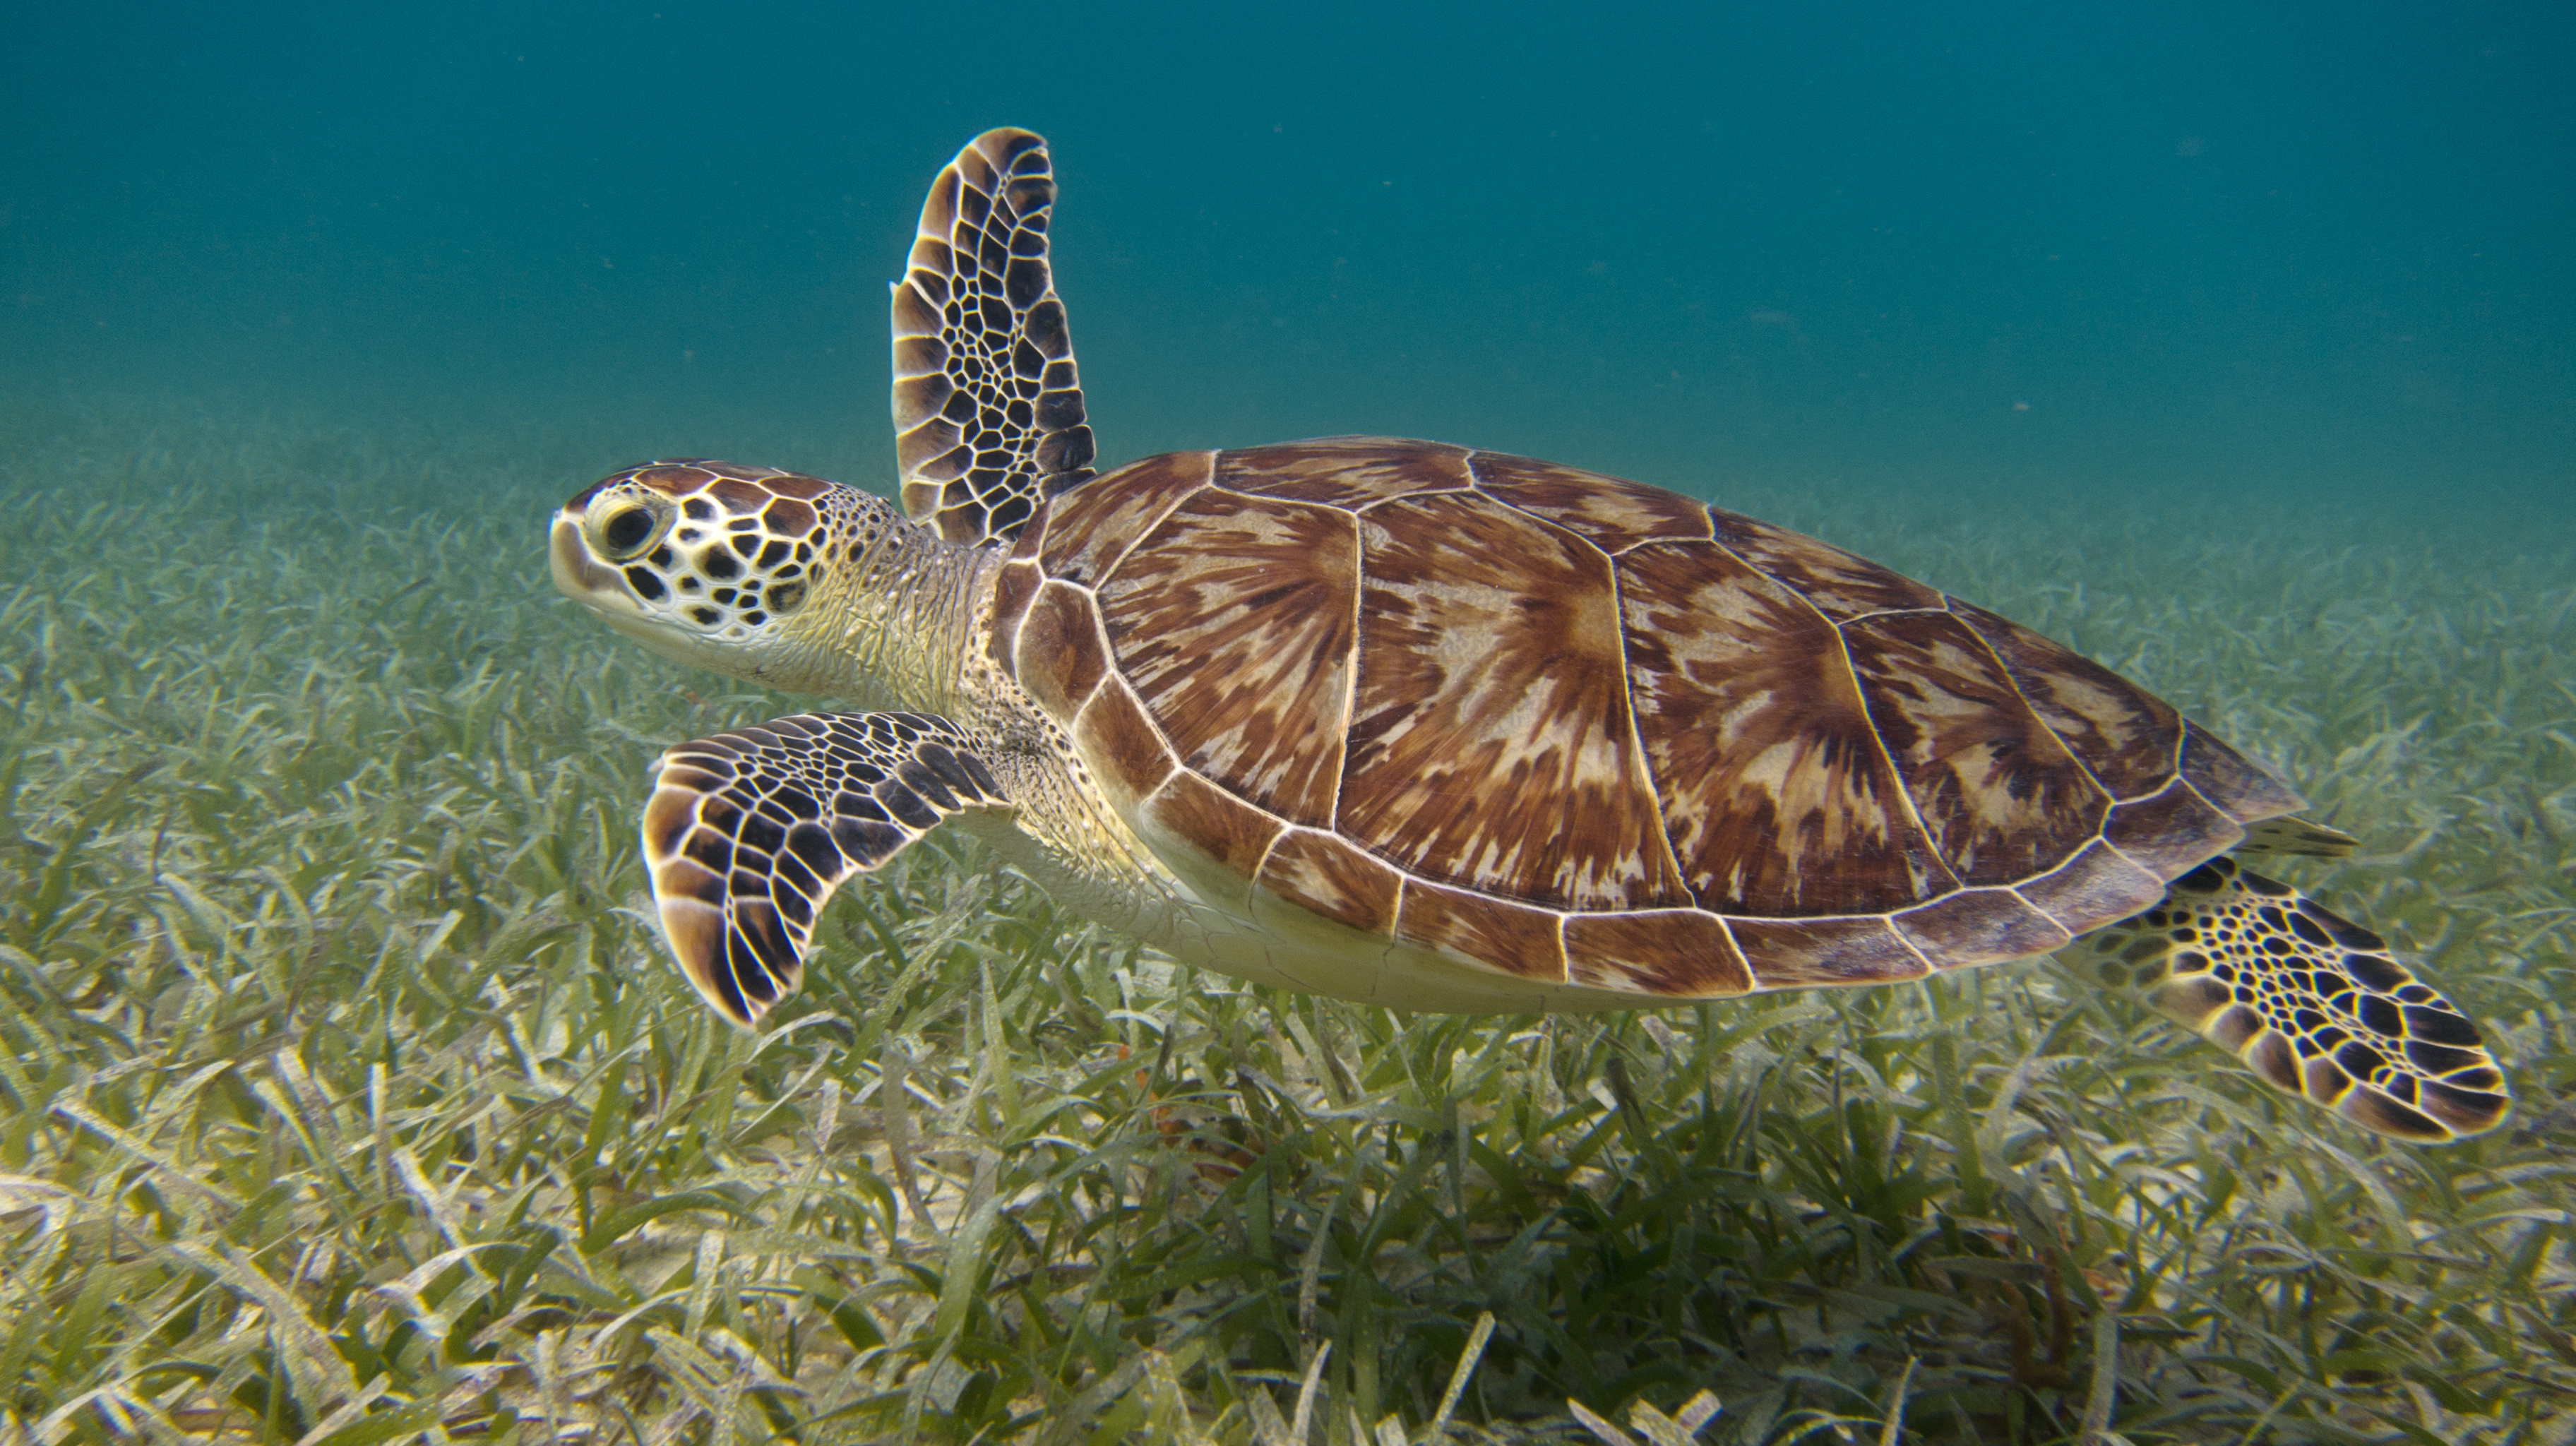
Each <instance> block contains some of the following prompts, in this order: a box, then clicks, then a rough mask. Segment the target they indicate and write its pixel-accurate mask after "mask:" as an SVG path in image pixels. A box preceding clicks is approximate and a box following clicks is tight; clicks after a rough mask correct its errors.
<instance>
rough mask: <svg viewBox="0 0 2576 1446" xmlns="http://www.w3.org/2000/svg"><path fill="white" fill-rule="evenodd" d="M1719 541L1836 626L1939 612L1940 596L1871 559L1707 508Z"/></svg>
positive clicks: (1779, 528)
mask: <svg viewBox="0 0 2576 1446" xmlns="http://www.w3.org/2000/svg"><path fill="white" fill-rule="evenodd" d="M1708 515H1709V518H1710V521H1711V524H1712V525H1713V527H1714V529H1715V532H1716V536H1717V540H1718V541H1719V542H1720V543H1723V544H1724V545H1725V546H1726V549H1727V550H1728V551H1729V552H1732V553H1734V554H1735V555H1736V556H1737V557H1740V558H1742V559H1744V561H1746V562H1747V563H1749V564H1751V565H1752V566H1753V567H1755V568H1757V569H1759V570H1761V571H1762V572H1763V573H1764V574H1766V575H1767V576H1769V577H1771V578H1772V579H1773V580H1774V581H1777V582H1779V583H1780V584H1781V585H1783V586H1785V587H1787V588H1789V589H1791V590H1792V591H1794V592H1796V593H1797V594H1798V595H1799V596H1800V597H1803V598H1805V599H1806V600H1807V601H1808V602H1810V603H1813V604H1814V605H1815V607H1816V609H1817V611H1819V612H1822V613H1823V614H1824V615H1825V616H1826V617H1829V618H1831V619H1833V620H1834V621H1835V622H1838V623H1840V622H1849V621H1850V620H1851V619H1853V618H1856V617H1859V616H1861V615H1863V614H1865V613H1877V612H1887V611H1890V610H1893V609H1899V608H1937V607H1940V606H1941V605H1942V601H1943V600H1942V597H1941V594H1940V593H1939V592H1937V591H1935V590H1934V589H1932V588H1928V587H1925V586H1924V585H1923V584H1921V583H1919V582H1916V581H1915V580H1914V579H1912V578H1910V577H1906V576H1903V575H1901V574H1899V573H1894V572H1890V571H1889V570H1887V569H1886V568H1883V567H1881V566H1879V565H1878V564H1877V563H1874V562H1872V561H1870V560H1869V559H1868V558H1865V557H1861V556H1858V555H1856V554H1854V553H1849V552H1845V551H1843V550H1842V549H1841V548H1839V547H1835V546H1832V545H1830V544H1828V543H1822V542H1818V541H1816V540H1815V539H1814V538H1812V537H1802V536H1800V535H1799V534H1797V533H1795V532H1791V531H1789V530H1788V529H1787V528H1785V527H1774V526H1772V525H1771V524H1770V523H1767V522H1756V521H1755V520H1753V519H1752V518H1750V517H1746V516H1743V515H1742V514H1740V513H1734V512H1729V511H1727V510H1726V509H1725V508H1723V507H1712V508H1710V509H1708Z"/></svg>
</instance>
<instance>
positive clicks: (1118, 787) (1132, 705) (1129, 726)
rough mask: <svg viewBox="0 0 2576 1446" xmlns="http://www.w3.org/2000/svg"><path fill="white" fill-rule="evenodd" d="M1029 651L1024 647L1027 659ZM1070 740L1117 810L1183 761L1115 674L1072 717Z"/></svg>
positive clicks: (1158, 783)
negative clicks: (1073, 717) (1174, 752)
mask: <svg viewBox="0 0 2576 1446" xmlns="http://www.w3.org/2000/svg"><path fill="white" fill-rule="evenodd" d="M1026 656H1027V651H1026V649H1025V647H1024V648H1023V649H1022V658H1023V660H1025V658H1026ZM1073 741H1074V743H1075V745H1076V746H1077V747H1079V748H1080V749H1081V750H1082V753H1083V756H1084V757H1085V758H1086V759H1088V760H1089V761H1090V763H1091V766H1092V770H1093V772H1094V774H1095V775H1096V776H1097V777H1098V780H1099V783H1100V789H1101V792H1102V793H1103V794H1105V795H1107V797H1108V799H1109V802H1110V804H1111V806H1113V807H1115V808H1117V809H1119V810H1120V811H1121V812H1126V811H1130V810H1133V809H1134V808H1135V806H1136V805H1137V803H1138V802H1140V801H1142V800H1143V799H1144V798H1145V797H1146V796H1147V795H1149V794H1151V793H1152V792H1153V791H1154V790H1155V789H1157V788H1160V787H1162V786H1163V780H1165V779H1167V778H1169V777H1171V776H1172V770H1173V769H1175V768H1178V767H1180V766H1181V764H1180V760H1179V759H1177V758H1174V757H1173V756H1172V750H1171V746H1170V745H1169V744H1167V743H1165V742H1164V741H1163V738H1162V735H1161V734H1159V733H1156V732H1155V731H1154V723H1153V720H1152V719H1151V718H1148V717H1147V716H1146V715H1145V705H1143V704H1142V703H1139V702H1137V701H1136V695H1135V694H1134V693H1132V692H1130V691H1129V690H1128V688H1127V684H1126V682H1125V680H1123V679H1120V678H1116V677H1113V678H1111V679H1110V680H1109V681H1108V682H1107V683H1105V684H1103V685H1102V686H1101V687H1100V688H1099V689H1098V690H1097V691H1095V692H1094V693H1093V694H1092V695H1091V701H1090V702H1089V703H1086V704H1084V705H1083V709H1082V712H1081V714H1080V715H1079V716H1077V717H1076V718H1075V719H1074V721H1073Z"/></svg>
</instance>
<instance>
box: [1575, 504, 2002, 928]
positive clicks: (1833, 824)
mask: <svg viewBox="0 0 2576 1446" xmlns="http://www.w3.org/2000/svg"><path fill="white" fill-rule="evenodd" d="M1618 577H1619V590H1620V606H1621V609H1622V614H1623V617H1622V624H1623V627H1624V628H1625V631H1626V637H1627V653H1628V662H1629V669H1630V692H1631V696H1632V697H1633V699H1634V700H1635V707H1636V724H1637V733H1638V737H1639V739H1640V740H1641V741H1642V743H1643V745H1644V747H1645V750H1646V756H1647V759H1648V762H1649V763H1650V765H1651V766H1652V768H1653V770H1654V777H1655V779H1656V782H1657V784H1658V786H1659V788H1660V790H1661V793H1662V804H1663V816H1664V820H1665V827H1666V831H1667V834H1668V836H1669V837H1670V839H1671V841H1672V847H1673V851H1674V853H1675V854H1676V855H1678V856H1679V858H1680V860H1681V867H1682V871H1683V876H1684V878H1685V879H1686V880H1687V881H1688V884H1689V887H1690V889H1691V890H1692V892H1693V894H1694V896H1695V899H1696V902H1698V903H1699V905H1700V906H1701V907H1702V908H1707V909H1713V910H1716V911H1718V912H1721V913H1729V914H1733V913H1759V914H1763V915H1767V916H1775V917H1788V916H1798V915H1817V914H1848V913H1859V912H1864V911H1868V910H1875V909H1892V908H1897V907H1900V906H1902V905H1905V904H1910V903H1914V902H1916V901H1918V900H1921V899H1924V898H1928V897H1930V896H1932V895H1934V894H1938V893H1942V892H1946V891H1948V890H1950V889H1954V888H1956V887H1958V881H1957V880H1956V879H1954V878H1952V877H1951V875H1950V872H1949V870H1948V869H1947V868H1946V867H1945V866H1944V865H1943V864H1942V863H1941V861H1940V859H1939V858H1938V857H1937V856H1936V855H1935V854H1934V852H1933V849H1932V845H1931V840H1930V839H1929V837H1928V836H1926V835H1925V833H1924V831H1923V829H1922V828H1921V827H1920V826H1919V825H1917V824H1916V822H1915V820H1914V816H1913V813H1912V811H1911V810H1910V809H1909V808H1908V807H1907V804H1906V799H1905V794H1904V789H1903V786H1902V784H1901V783H1900V782H1899V780H1898V778H1897V776H1896V773H1895V770H1894V769H1893V768H1891V767H1890V766H1889V763H1888V760H1887V757H1886V755H1885V754H1884V753H1883V752H1882V751H1881V750H1880V748H1879V745H1878V738H1877V734H1876V733H1875V732H1874V731H1873V730H1872V728H1871V726H1870V720H1869V712H1868V708H1867V706H1866V704H1865V702H1864V700H1863V699H1862V697H1861V692H1860V685H1859V682H1858V680H1856V679H1855V678H1854V677H1853V675H1852V672H1851V669H1850V667H1849V666H1848V665H1847V664H1846V663H1845V662H1844V660H1843V651H1842V647H1841V644H1840V643H1839V641H1838V640H1837V639H1836V638H1835V636H1834V629H1833V627H1832V625H1830V624H1829V623H1827V622H1826V621H1825V620H1824V619H1822V618H1820V617H1818V616H1817V615H1816V613H1815V611H1814V610H1813V609H1812V608H1809V607H1807V606H1806V605H1805V604H1804V603H1803V602H1801V601H1800V600H1799V599H1798V598H1796V597H1795V596H1794V595H1792V594H1791V593H1790V592H1789V591H1788V590H1787V589H1786V588H1783V587H1781V586H1780V585H1779V584H1778V583H1776V582H1773V581H1772V580H1771V579H1770V578H1767V577H1765V576H1763V575H1762V574H1761V573H1759V572H1756V571H1754V570H1753V569H1752V568H1750V567H1748V566H1746V565H1745V564H1744V563H1742V562H1741V561H1739V560H1737V559H1736V558H1735V557H1734V556H1732V555H1731V554H1729V553H1728V552H1726V551H1725V550H1724V549H1722V548H1719V547H1717V546H1716V545H1714V544H1712V543H1705V542H1678V543H1661V542H1659V543H1652V544H1649V545H1646V546H1643V547H1639V548H1637V549H1635V550H1634V551H1632V552H1629V553H1626V554H1624V555H1623V556H1621V557H1620V558H1619V559H1618Z"/></svg>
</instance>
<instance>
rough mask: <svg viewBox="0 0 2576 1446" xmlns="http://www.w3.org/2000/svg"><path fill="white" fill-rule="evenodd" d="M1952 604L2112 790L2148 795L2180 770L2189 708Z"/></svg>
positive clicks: (2042, 716) (2015, 627) (1977, 610)
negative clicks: (2178, 755) (2176, 706)
mask: <svg viewBox="0 0 2576 1446" xmlns="http://www.w3.org/2000/svg"><path fill="white" fill-rule="evenodd" d="M1949 606H1950V612H1951V613H1952V615H1954V616H1956V617H1957V618H1958V619H1959V620H1960V621H1961V622H1963V623H1965V624H1967V625H1968V627H1969V629H1970V630H1972V631H1973V632H1975V633H1976V635H1977V636H1978V637H1979V638H1980V639H1982V640H1984V642H1985V644H1986V646H1988V647H1990V648H1992V649H1994V652H1995V656H1996V657H1997V658H1998V659H2000V660H2001V661H2002V663H2003V665H2004V670H2005V672H2007V673H2009V674H2010V675H2011V676H2012V680H2013V686H2014V687H2016V688H2018V689H2019V690H2020V691H2021V695H2022V697H2023V699H2024V700H2026V701H2027V702H2028V703H2029V704H2030V708H2031V711H2032V712H2034V713H2037V714H2038V715H2039V720H2040V721H2041V722H2043V723H2046V724H2047V725H2048V726H2049V728H2050V730H2051V731H2053V732H2054V733H2056V734H2057V736H2058V738H2059V740H2060V741H2062V742H2063V743H2065V745H2066V748H2067V751H2068V752H2070V753H2073V754H2074V755H2075V756H2076V758H2077V759H2079V760H2081V761H2082V762H2083V764H2084V766H2085V767H2086V768H2087V769H2089V770H2091V771H2092V774H2093V776H2094V777H2095V778H2098V779H2100V780H2101V781H2102V786H2103V787H2104V788H2106V789H2108V790H2110V793H2111V796H2112V797H2113V798H2143V797H2145V796H2146V795H2147V794H2150V793H2153V792H2155V791H2156V790H2157V789H2159V788H2162V787H2163V786H2164V785H2165V783H2166V782H2167V781H2168V780H2170V779H2171V778H2172V777H2173V776H2174V764H2175V757H2176V753H2177V751H2178V749H2179V748H2180V745H2181V743H2182V715H2180V714H2178V713H2176V712H2175V711H2174V710H2173V707H2172V705H2170V704H2168V703H2166V702H2165V701H2164V700H2163V699H2161V698H2158V697H2156V696H2154V695H2153V694H2151V693H2149V692H2147V691H2146V690H2145V689H2143V688H2140V687H2138V686H2137V685H2136V684H2134V683H2131V682H2130V681H2129V680H2128V679H2126V678H2123V677H2121V676H2120V675H2119V674H2117V673H2114V672H2112V671H2111V670H2110V669H2108V668H2106V667H2103V666H2102V665H2101V664H2099V663H2097V662H2094V661H2093V660H2092V659H2090V658H2087V657H2085V656H2084V655H2083V654H2081V653H2078V652H2076V651H2074V650H2073V649H2071V648H2064V647H2060V646H2058V645H2057V644H2056V643H2053V642H2050V641H2049V640H2048V639H2047V638H2044V637H2042V636H2040V635H2039V634H2038V633H2035V632H2032V631H2031V630H2030V629H2028V628H2025V627H2023V626H2021V625H2020V624H2019V623H2015V622H2013V621H2011V620H2009V619H2007V618H2002V617H1998V616H1996V615H1995V614H1993V613H1990V612H1988V611H1986V610H1985V609H1984V608H1981V607H1975V606H1972V605H1970V604H1968V603H1963V602H1961V601H1959V600H1958V599H1957V598H1952V599H1950V600H1949Z"/></svg>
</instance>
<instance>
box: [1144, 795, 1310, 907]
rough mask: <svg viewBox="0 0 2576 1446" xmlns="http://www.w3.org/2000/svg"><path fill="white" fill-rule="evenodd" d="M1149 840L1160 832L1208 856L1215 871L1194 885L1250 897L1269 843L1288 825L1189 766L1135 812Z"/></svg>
mask: <svg viewBox="0 0 2576 1446" xmlns="http://www.w3.org/2000/svg"><path fill="white" fill-rule="evenodd" d="M1136 817H1137V821H1138V822H1139V823H1140V824H1141V825H1142V826H1143V828H1144V829H1145V830H1146V832H1147V834H1148V835H1149V836H1150V835H1151V834H1152V833H1153V832H1155V831H1157V830H1159V831H1162V832H1164V833H1166V834H1168V835H1169V836H1170V837H1172V838H1175V839H1178V840H1180V841H1181V842H1182V843H1184V844H1186V845H1188V846H1189V847H1190V848H1192V849H1194V850H1196V851H1197V852H1198V853H1200V854H1203V855H1205V856H1206V858H1207V859H1208V860H1209V862H1211V863H1212V864H1214V865H1215V868H1216V872H1215V873H1213V874H1208V875H1207V876H1206V877H1202V878H1193V879H1191V880H1190V881H1189V882H1190V884H1191V885H1192V887H1195V888H1200V889H1209V890H1216V891H1221V892H1223V893H1227V894H1232V895H1234V896H1235V900H1236V903H1237V904H1238V906H1240V905H1241V904H1243V903H1244V902H1245V901H1246V900H1247V899H1248V897H1249V892H1250V881H1251V879H1252V876H1253V872H1254V871H1255V870H1257V869H1258V868H1260V867H1261V858H1262V855H1263V854H1265V853H1267V852H1269V850H1270V841H1271V840H1272V839H1275V838H1277V837H1278V836H1279V832H1280V830H1281V829H1283V828H1285V827H1286V825H1285V824H1283V823H1281V822H1280V821H1279V820H1278V819H1276V818H1273V817H1272V816H1270V815H1269V814H1266V813H1263V812H1262V811H1261V810H1259V809H1257V808H1254V807H1253V806H1252V805H1250V804H1248V803H1245V802H1244V801H1243V800H1241V799H1239V798H1236V797H1235V796H1234V795H1233V794H1231V793H1228V792H1226V791H1225V790H1224V789H1222V788H1219V787H1217V786H1216V785H1215V784H1213V783H1210V782H1208V781H1207V780H1206V779H1204V778H1201V777H1199V776H1198V775H1197V774H1195V773H1193V772H1191V771H1190V770H1188V769H1186V768H1184V769H1181V770H1179V771H1178V772H1176V773H1174V774H1172V775H1171V777H1170V778H1169V779H1167V780H1165V782H1164V783H1163V786H1162V787H1161V788H1158V789H1156V790H1155V791H1154V793H1153V794H1152V796H1150V797H1148V798H1147V799H1146V800H1145V802H1144V804H1143V805H1142V806H1141V807H1139V808H1138V809H1137V811H1136Z"/></svg>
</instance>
